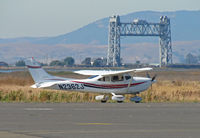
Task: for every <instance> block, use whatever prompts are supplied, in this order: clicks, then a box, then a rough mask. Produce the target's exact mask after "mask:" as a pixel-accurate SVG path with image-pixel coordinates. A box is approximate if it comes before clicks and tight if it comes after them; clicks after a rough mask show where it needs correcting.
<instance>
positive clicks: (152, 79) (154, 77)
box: [147, 72, 157, 89]
mask: <svg viewBox="0 0 200 138" xmlns="http://www.w3.org/2000/svg"><path fill="white" fill-rule="evenodd" d="M156 76H157V74H155V75H154V76H153V77H152V78H151V76H150V75H149V73H148V72H147V78H151V81H152V82H153V81H154V80H155V79H156ZM151 89H152V83H151Z"/></svg>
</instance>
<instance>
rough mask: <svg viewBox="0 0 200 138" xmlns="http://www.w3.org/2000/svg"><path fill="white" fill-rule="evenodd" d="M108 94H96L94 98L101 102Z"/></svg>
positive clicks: (105, 99)
mask: <svg viewBox="0 0 200 138" xmlns="http://www.w3.org/2000/svg"><path fill="white" fill-rule="evenodd" d="M108 98H109V97H108V96H105V95H98V96H95V100H97V101H101V102H106V101H107V100H108Z"/></svg>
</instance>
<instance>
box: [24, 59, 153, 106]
mask: <svg viewBox="0 0 200 138" xmlns="http://www.w3.org/2000/svg"><path fill="white" fill-rule="evenodd" d="M25 63H26V65H27V67H28V69H29V72H30V74H31V76H32V78H33V80H34V82H35V84H34V85H32V86H31V87H32V88H44V89H56V90H67V91H69V90H72V91H81V92H96V93H104V94H105V95H98V96H96V97H95V99H96V100H100V101H101V102H106V101H107V100H108V99H109V97H108V96H107V95H106V94H112V100H115V101H117V102H123V101H124V100H125V97H124V96H123V95H122V94H133V95H134V97H132V98H130V100H131V101H134V102H136V103H138V102H140V101H141V100H142V98H141V97H139V96H136V94H139V93H140V92H142V91H145V90H147V89H148V88H149V87H150V86H151V85H152V84H153V83H154V82H155V81H156V80H155V77H156V76H154V77H153V78H150V77H149V76H148V77H134V74H135V73H137V72H143V71H149V70H152V68H140V69H130V70H123V71H105V70H104V71H101V70H80V71H74V72H75V73H78V74H82V75H90V76H91V77H89V78H87V79H72V78H63V77H56V76H52V75H50V74H48V73H47V72H46V71H45V70H44V69H42V67H41V66H40V64H39V63H38V62H36V61H35V59H33V58H31V59H29V60H26V61H25Z"/></svg>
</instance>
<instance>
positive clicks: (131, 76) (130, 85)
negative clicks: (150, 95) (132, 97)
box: [127, 75, 133, 92]
mask: <svg viewBox="0 0 200 138" xmlns="http://www.w3.org/2000/svg"><path fill="white" fill-rule="evenodd" d="M132 81H133V75H131V80H130V82H129V84H128V87H127V92H128V91H129V88H130V86H131V83H132Z"/></svg>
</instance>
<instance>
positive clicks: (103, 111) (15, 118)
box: [0, 103, 200, 138]
mask: <svg viewBox="0 0 200 138" xmlns="http://www.w3.org/2000/svg"><path fill="white" fill-rule="evenodd" d="M0 137H2V138H40V137H45V138H58V137H59V138H60V137H61V138H62V137H63V138H122V137H123V138H133V137H135V138H197V137H200V103H139V104H135V103H0Z"/></svg>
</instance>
